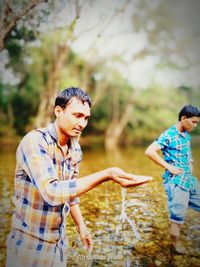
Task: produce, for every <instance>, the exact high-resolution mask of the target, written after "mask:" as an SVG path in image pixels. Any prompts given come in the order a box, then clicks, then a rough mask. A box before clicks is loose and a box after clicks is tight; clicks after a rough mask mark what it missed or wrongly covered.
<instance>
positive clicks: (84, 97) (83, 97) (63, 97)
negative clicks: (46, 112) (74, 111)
mask: <svg viewBox="0 0 200 267" xmlns="http://www.w3.org/2000/svg"><path fill="white" fill-rule="evenodd" d="M72 97H76V98H77V99H79V100H80V101H82V102H83V103H84V102H87V103H88V105H89V107H91V105H92V104H91V98H90V96H89V95H88V94H87V93H86V92H84V91H83V90H82V89H80V88H78V87H69V88H66V89H64V90H63V91H62V92H60V93H59V94H58V96H57V97H56V100H55V106H60V107H61V108H63V109H65V108H66V106H67V104H68V103H69V101H70V99H71V98H72Z"/></svg>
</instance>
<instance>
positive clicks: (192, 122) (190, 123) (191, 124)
mask: <svg viewBox="0 0 200 267" xmlns="http://www.w3.org/2000/svg"><path fill="white" fill-rule="evenodd" d="M181 121H182V125H183V128H184V129H185V130H186V131H188V132H191V131H192V130H193V129H194V128H195V127H196V126H197V124H198V123H199V121H200V118H199V117H195V116H194V117H191V118H186V117H185V116H183V117H182V118H181Z"/></svg>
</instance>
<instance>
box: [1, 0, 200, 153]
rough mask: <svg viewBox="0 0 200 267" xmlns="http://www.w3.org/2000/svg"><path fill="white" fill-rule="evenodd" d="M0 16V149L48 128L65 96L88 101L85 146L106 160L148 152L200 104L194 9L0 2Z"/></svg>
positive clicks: (128, 3) (158, 2)
mask: <svg viewBox="0 0 200 267" xmlns="http://www.w3.org/2000/svg"><path fill="white" fill-rule="evenodd" d="M0 8H1V10H0V13H1V26H0V30H1V36H0V37H1V39H0V49H1V52H0V140H1V143H3V144H8V143H11V142H15V141H16V140H17V137H18V136H22V135H24V134H25V133H26V132H27V131H29V130H31V129H33V128H35V127H41V126H45V125H47V124H48V123H49V122H50V121H51V120H53V113H52V110H53V105H54V99H55V96H56V95H57V93H58V92H59V91H60V90H62V89H64V88H66V87H69V86H78V87H81V88H83V89H84V90H86V91H87V92H88V93H89V94H90V95H91V97H92V101H93V108H92V117H91V119H90V122H89V125H88V127H87V129H86V130H85V132H84V135H83V137H82V139H81V142H82V143H83V145H91V144H92V145H97V144H98V145H100V146H104V147H105V148H106V149H108V150H109V149H113V148H116V147H120V146H127V145H130V144H144V143H147V142H151V141H152V139H154V138H155V137H156V136H157V135H158V134H159V133H160V132H161V131H163V130H164V129H165V128H167V127H168V126H170V125H171V124H172V123H175V122H176V121H177V113H178V112H179V110H180V108H181V107H182V106H183V105H185V104H188V103H191V104H193V105H197V106H199V104H200V97H199V96H200V91H199V87H200V75H199V74H200V53H199V47H200V27H199V25H200V17H199V12H200V3H199V1H198V0H191V1H190V2H188V1H186V0H176V1H173V0H168V1H163V0H153V1H147V0H123V1H119V0H109V1H104V0H103V1H97V0H85V1H83V0H58V1H53V0H49V1H45V0H29V1H24V0H22V1H15V0H12V1H11V0H10V1H4V0H3V1H1V5H0ZM199 132H200V131H199V129H197V130H196V131H195V132H194V134H195V135H197V134H198V133H199ZM197 139H198V138H197Z"/></svg>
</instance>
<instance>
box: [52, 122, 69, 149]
mask: <svg viewBox="0 0 200 267" xmlns="http://www.w3.org/2000/svg"><path fill="white" fill-rule="evenodd" d="M54 125H55V129H56V133H57V136H58V143H59V145H60V146H61V147H63V146H66V145H67V142H68V141H69V139H70V137H69V136H67V135H65V134H63V133H62V131H61V129H60V128H59V127H58V125H57V123H56V122H55V123H54Z"/></svg>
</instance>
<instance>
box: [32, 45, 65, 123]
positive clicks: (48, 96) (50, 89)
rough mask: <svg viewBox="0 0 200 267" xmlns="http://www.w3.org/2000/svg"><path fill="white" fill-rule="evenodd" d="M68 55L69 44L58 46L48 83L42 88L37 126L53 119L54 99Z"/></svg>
mask: <svg viewBox="0 0 200 267" xmlns="http://www.w3.org/2000/svg"><path fill="white" fill-rule="evenodd" d="M67 56H68V47H67V46H62V47H58V48H57V53H56V55H55V58H54V60H53V62H52V66H51V68H50V69H49V73H48V82H47V85H46V87H45V89H44V90H42V95H41V99H40V105H39V109H38V114H37V116H36V120H35V126H36V127H44V126H46V125H47V124H49V123H50V121H51V118H52V115H53V108H54V101H55V98H56V95H57V93H58V91H59V81H60V73H61V71H62V68H63V66H64V63H65V60H66V58H67Z"/></svg>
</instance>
